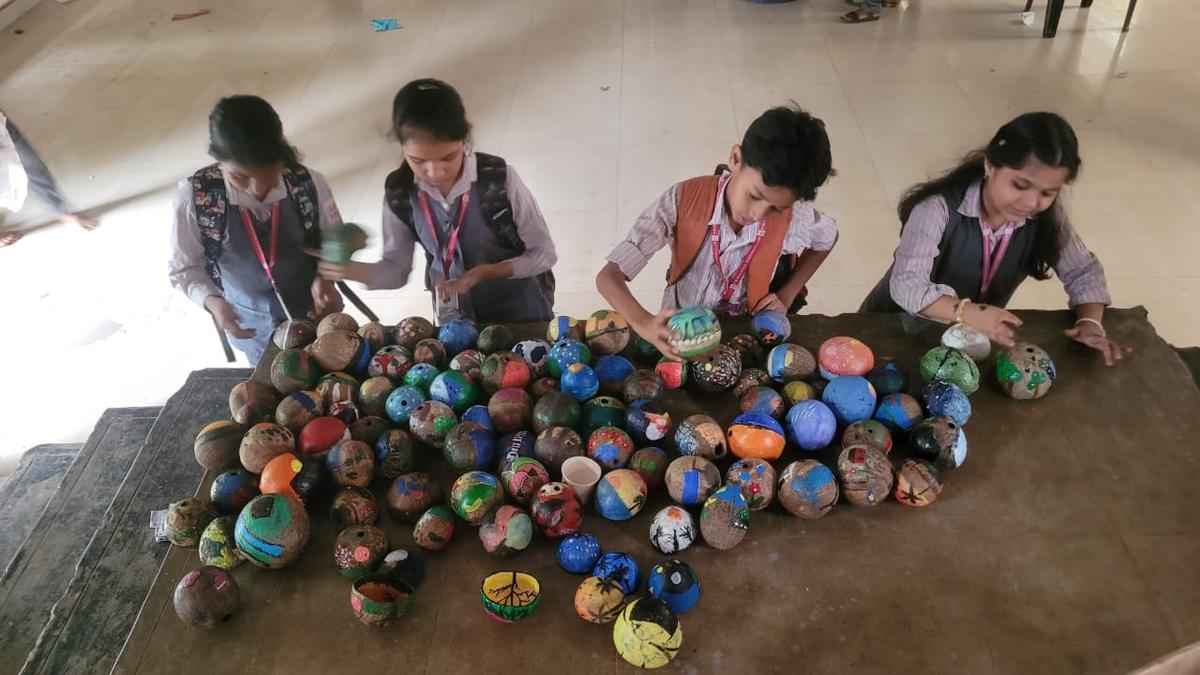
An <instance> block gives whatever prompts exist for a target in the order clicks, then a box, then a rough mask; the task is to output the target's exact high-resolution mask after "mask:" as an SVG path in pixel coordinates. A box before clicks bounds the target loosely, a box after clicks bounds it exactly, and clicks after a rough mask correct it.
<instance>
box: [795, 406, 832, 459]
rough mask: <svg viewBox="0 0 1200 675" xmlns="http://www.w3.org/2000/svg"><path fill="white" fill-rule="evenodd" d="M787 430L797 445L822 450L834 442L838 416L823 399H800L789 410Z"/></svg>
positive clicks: (811, 449) (807, 448)
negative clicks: (835, 415)
mask: <svg viewBox="0 0 1200 675" xmlns="http://www.w3.org/2000/svg"><path fill="white" fill-rule="evenodd" d="M787 430H788V435H790V436H791V438H792V440H793V441H795V443H796V445H799V446H800V447H801V448H803V449H805V450H809V451H813V450H820V449H822V448H824V447H825V446H827V445H829V444H830V443H831V442H833V436H834V434H835V433H837V418H836V417H834V415H833V411H832V410H830V409H829V406H827V405H825V404H824V403H822V402H821V401H800V402H799V403H797V404H796V405H793V406H792V409H791V410H789V411H788V414H787Z"/></svg>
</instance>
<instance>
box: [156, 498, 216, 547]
mask: <svg viewBox="0 0 1200 675" xmlns="http://www.w3.org/2000/svg"><path fill="white" fill-rule="evenodd" d="M216 518H217V510H216V509H214V508H213V505H212V502H211V501H209V500H208V499H207V498H205V497H192V498H190V499H181V500H180V501H177V502H173V503H172V504H171V505H170V506H168V507H167V541H170V542H171V543H172V544H174V545H176V546H184V547H189V546H195V545H197V544H199V543H200V535H202V534H203V533H204V528H206V527H208V524H209V523H211V522H212V521H214V520H216Z"/></svg>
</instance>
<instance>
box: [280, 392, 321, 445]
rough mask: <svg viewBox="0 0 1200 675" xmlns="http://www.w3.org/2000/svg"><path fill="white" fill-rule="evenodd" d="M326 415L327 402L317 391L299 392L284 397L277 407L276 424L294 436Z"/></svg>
mask: <svg viewBox="0 0 1200 675" xmlns="http://www.w3.org/2000/svg"><path fill="white" fill-rule="evenodd" d="M324 414H325V401H324V399H322V398H321V395H320V394H318V393H317V392H315V391H312V390H308V391H297V392H293V393H291V394H288V395H287V396H285V397H284V399H283V400H282V401H280V402H279V405H278V406H276V407H275V423H276V424H278V425H279V426H281V427H284V428H286V429H287V430H288V431H290V432H292V433H293V434H297V433H300V430H301V429H303V428H304V425H306V424H308V423H309V422H311V421H313V420H314V419H316V418H318V417H320V416H322V415H324Z"/></svg>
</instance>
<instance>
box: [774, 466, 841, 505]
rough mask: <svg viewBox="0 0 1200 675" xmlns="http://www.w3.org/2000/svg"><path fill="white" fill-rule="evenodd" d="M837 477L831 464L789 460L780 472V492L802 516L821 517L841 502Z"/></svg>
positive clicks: (780, 495) (778, 493)
mask: <svg viewBox="0 0 1200 675" xmlns="http://www.w3.org/2000/svg"><path fill="white" fill-rule="evenodd" d="M839 493H840V490H839V489H838V483H837V478H835V477H834V475H833V472H832V471H830V470H829V467H827V466H825V465H824V464H822V463H820V462H818V461H816V460H815V459H806V460H804V461H801V462H792V463H791V464H788V465H787V466H786V467H785V468H784V470H783V473H781V474H779V486H778V489H777V490H776V494H777V495H778V497H779V503H780V504H782V505H783V508H785V509H787V512H788V513H790V514H792V515H794V516H798V517H800V518H808V519H813V518H820V517H822V516H824V515H825V514H826V513H829V510H830V509H832V508H833V505H834V504H836V503H837V500H838V494H839Z"/></svg>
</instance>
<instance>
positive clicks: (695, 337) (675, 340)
mask: <svg viewBox="0 0 1200 675" xmlns="http://www.w3.org/2000/svg"><path fill="white" fill-rule="evenodd" d="M667 331H668V333H669V337H668V338H667V342H668V343H669V344H670V345H671V346H672V347H674V348H675V351H676V352H678V353H679V355H680V356H682V357H683V358H685V359H695V358H699V357H701V356H704V355H705V354H708V353H709V352H711V351H712V350H714V349H716V348H717V346H718V345H720V344H721V324H720V322H719V321H717V315H716V314H713V311H712V310H711V309H708V308H707V307H686V308H684V309H681V310H678V311H677V312H675V313H674V314H672V315H671V318H669V319H667ZM638 398H645V397H641V396H639V397H638Z"/></svg>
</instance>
